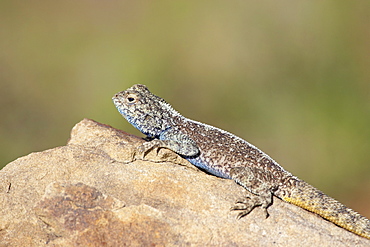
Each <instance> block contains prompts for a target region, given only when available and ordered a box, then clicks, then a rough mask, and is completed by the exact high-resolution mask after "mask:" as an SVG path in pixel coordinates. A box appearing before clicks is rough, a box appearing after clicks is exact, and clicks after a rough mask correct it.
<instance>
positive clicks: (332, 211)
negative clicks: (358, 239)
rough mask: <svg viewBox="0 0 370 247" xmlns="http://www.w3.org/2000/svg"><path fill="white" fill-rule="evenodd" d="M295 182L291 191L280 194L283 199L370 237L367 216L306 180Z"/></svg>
mask: <svg viewBox="0 0 370 247" xmlns="http://www.w3.org/2000/svg"><path fill="white" fill-rule="evenodd" d="M295 182H296V183H295V186H294V189H293V190H291V192H290V193H284V192H283V191H281V195H280V196H279V197H280V198H281V199H283V200H284V201H287V202H290V203H292V204H294V205H297V206H299V207H301V208H304V209H306V210H308V211H311V212H314V213H316V214H318V215H320V216H321V217H323V218H324V219H327V220H329V221H331V222H333V223H335V224H337V225H338V226H340V227H343V228H344V229H347V230H348V231H351V232H354V233H355V234H357V235H359V236H362V237H365V238H368V239H370V221H369V220H368V219H367V218H365V217H364V216H362V215H360V214H359V213H357V212H355V211H353V210H352V209H350V208H347V207H346V206H344V205H343V204H341V203H340V202H338V201H337V200H335V199H333V198H331V197H329V196H327V195H325V194H324V193H323V192H321V191H320V190H318V189H316V188H315V187H313V186H311V185H309V184H307V183H306V182H304V181H295Z"/></svg>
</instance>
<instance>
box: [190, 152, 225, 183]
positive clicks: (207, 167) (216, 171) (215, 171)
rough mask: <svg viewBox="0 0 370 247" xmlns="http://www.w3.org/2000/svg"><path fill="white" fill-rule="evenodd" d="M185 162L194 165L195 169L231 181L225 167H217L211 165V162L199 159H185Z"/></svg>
mask: <svg viewBox="0 0 370 247" xmlns="http://www.w3.org/2000/svg"><path fill="white" fill-rule="evenodd" d="M185 159H186V160H188V161H189V162H190V163H192V164H193V165H195V166H196V167H199V168H200V169H202V170H204V171H206V172H208V173H210V174H212V175H215V176H217V177H221V178H227V179H231V177H230V176H229V174H228V173H227V172H226V171H225V167H224V166H221V165H220V166H218V165H215V164H213V163H212V161H210V160H209V161H207V160H205V159H203V158H201V157H195V158H194V157H185Z"/></svg>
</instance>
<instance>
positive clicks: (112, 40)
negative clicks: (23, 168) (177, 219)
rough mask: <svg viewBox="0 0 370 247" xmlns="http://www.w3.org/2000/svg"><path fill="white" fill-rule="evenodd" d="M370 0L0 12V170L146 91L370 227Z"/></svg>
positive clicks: (35, 4) (113, 116)
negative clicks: (128, 95) (255, 151)
mask: <svg viewBox="0 0 370 247" xmlns="http://www.w3.org/2000/svg"><path fill="white" fill-rule="evenodd" d="M369 23H370V1H368V0H364V1H342V0H336V1H317V0H316V1H303V2H300V1H273V0H267V1H247V0H245V1H240V0H239V1H236V0H231V1H169V0H167V1H0V116H1V125H0V137H1V138H0V152H1V153H0V159H1V160H0V167H2V166H4V165H5V164H6V163H8V162H10V161H12V160H14V159H16V158H18V157H21V156H24V155H27V154H29V153H30V152H36V151H42V150H45V149H49V148H53V147H56V146H60V145H65V143H66V141H67V140H68V138H69V132H70V130H71V128H72V127H73V126H74V125H75V124H76V123H78V122H79V121H80V120H82V119H83V118H91V119H94V120H96V121H99V122H101V123H105V124H109V125H112V126H114V127H116V128H120V129H123V130H125V131H127V132H130V133H134V134H139V132H138V131H136V130H134V128H133V127H131V126H130V125H129V124H128V123H126V121H125V120H124V119H123V118H122V117H121V116H120V115H119V114H118V112H117V111H116V109H115V107H114V105H113V104H112V102H111V97H112V96H113V94H114V93H116V92H118V91H122V90H124V89H126V88H128V87H130V86H132V85H133V84H136V83H142V84H146V85H147V86H148V87H149V89H150V90H151V91H152V92H154V93H155V94H157V95H159V96H161V97H163V98H164V99H166V100H167V101H168V102H170V103H171V104H172V105H173V106H174V107H175V109H177V110H178V111H180V112H181V113H182V114H183V115H185V116H186V117H189V118H192V119H195V120H199V121H202V122H206V123H209V124H211V125H215V126H217V127H220V128H222V129H226V130H228V131H230V132H232V133H235V134H237V135H238V136H240V137H242V138H244V139H246V140H248V141H250V142H251V143H253V144H255V145H257V146H258V147H259V148H261V149H262V150H264V151H265V152H267V153H268V154H269V155H270V156H272V157H273V158H274V159H275V160H276V161H278V162H279V163H280V164H281V165H283V166H284V167H285V168H286V169H287V170H289V171H291V172H292V173H293V174H295V175H297V176H299V177H300V178H302V179H304V180H306V181H307V182H309V183H311V184H313V185H314V186H316V187H318V188H320V189H321V190H323V191H325V192H326V193H327V194H329V195H331V196H333V197H335V198H337V199H339V200H340V201H342V202H343V203H345V204H346V205H348V206H350V207H352V208H354V209H356V210H357V211H359V212H361V213H362V214H364V215H366V216H367V217H370V152H369V151H370V128H369V126H370V51H369V50H370V28H369Z"/></svg>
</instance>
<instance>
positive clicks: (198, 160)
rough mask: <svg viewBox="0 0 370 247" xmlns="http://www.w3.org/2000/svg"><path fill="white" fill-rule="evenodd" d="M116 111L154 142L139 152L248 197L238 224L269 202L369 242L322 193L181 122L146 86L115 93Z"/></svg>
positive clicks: (362, 227)
mask: <svg viewBox="0 0 370 247" xmlns="http://www.w3.org/2000/svg"><path fill="white" fill-rule="evenodd" d="M113 102H114V104H115V106H116V107H117V109H118V111H119V112H120V113H121V114H122V116H123V117H125V118H126V119H127V120H128V121H129V122H130V123H131V124H132V125H134V126H135V127H136V128H137V129H139V130H140V131H141V132H142V133H144V134H145V135H147V136H149V137H151V138H154V139H153V140H152V141H150V142H146V143H144V144H143V145H142V146H141V147H139V150H140V151H141V152H142V154H143V155H145V153H146V152H147V151H148V150H151V149H153V148H168V149H171V150H173V151H174V152H177V153H178V154H180V155H182V156H183V157H184V158H186V159H187V160H189V161H190V162H191V163H192V164H193V165H195V166H197V167H199V168H201V169H203V170H205V171H206V172H208V173H211V174H213V175H216V176H219V177H222V178H229V179H233V180H234V181H235V182H237V183H238V184H239V185H241V186H242V187H244V188H245V189H247V190H248V191H250V192H251V193H252V194H253V195H252V196H249V197H246V198H242V199H240V200H238V201H237V204H236V205H235V206H234V207H233V208H232V209H233V210H238V211H240V213H239V215H238V217H239V218H241V217H243V216H245V215H247V214H248V213H250V212H251V211H252V210H253V209H254V208H255V207H258V206H261V207H262V208H263V209H265V211H266V216H268V212H267V208H268V207H269V206H270V205H271V204H272V196H273V195H274V196H276V197H278V198H280V199H282V200H284V201H286V202H290V203H292V204H295V205H297V206H299V207H302V208H304V209H306V210H309V211H311V212H314V213H316V214H318V215H320V216H322V217H323V218H325V219H327V220H329V221H331V222H333V223H335V224H337V225H338V226H341V227H343V228H345V229H347V230H349V231H352V232H354V233H356V234H358V235H360V236H362V237H365V238H368V239H370V221H369V220H368V219H367V218H365V217H363V216H361V215H360V214H358V213H357V212H355V211H353V210H352V209H349V208H347V207H346V206H344V205H343V204H341V203H339V202H338V201H336V200H334V199H333V198H330V197H329V196H327V195H325V194H324V193H323V192H321V191H319V190H318V189H316V188H314V187H313V186H311V185H309V184H307V183H306V182H304V181H302V180H300V179H298V178H296V177H294V176H293V175H292V174H290V173H289V172H287V171H285V170H284V169H283V168H282V167H281V166H280V165H279V164H278V163H277V162H276V161H274V160H273V159H272V158H271V157H269V156H268V155H267V154H265V153H264V152H262V151H261V150H259V149H258V148H257V147H255V146H253V145H252V144H250V143H248V142H247V141H245V140H243V139H241V138H239V137H237V136H235V135H233V134H231V133H229V132H227V131H224V130H221V129H219V128H216V127H213V126H210V125H207V124H203V123H200V122H197V121H193V120H190V119H187V118H185V117H183V116H182V115H180V114H179V113H178V112H177V111H175V110H174V109H173V108H172V107H171V106H170V105H169V104H168V103H167V102H166V101H165V100H163V99H161V98H159V97H158V96H155V95H153V94H152V93H151V92H150V91H149V90H148V89H147V87H146V86H144V85H134V86H132V87H131V88H129V89H127V90H126V91H122V92H120V93H117V94H116V95H115V96H114V97H113Z"/></svg>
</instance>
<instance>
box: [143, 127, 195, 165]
mask: <svg viewBox="0 0 370 247" xmlns="http://www.w3.org/2000/svg"><path fill="white" fill-rule="evenodd" d="M155 148H157V150H159V149H160V148H168V149H170V150H172V151H174V152H175V153H178V154H180V155H183V156H188V157H192V156H196V155H197V154H199V149H198V146H197V145H196V143H195V141H193V140H192V139H191V138H190V137H189V136H187V135H185V134H183V133H181V132H180V131H178V130H176V129H168V130H166V131H163V132H162V133H161V134H160V135H159V139H153V140H151V141H148V142H144V143H143V144H142V145H140V146H139V147H137V152H138V154H139V155H140V156H141V158H144V157H145V155H146V154H148V152H150V151H151V150H153V149H155Z"/></svg>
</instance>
